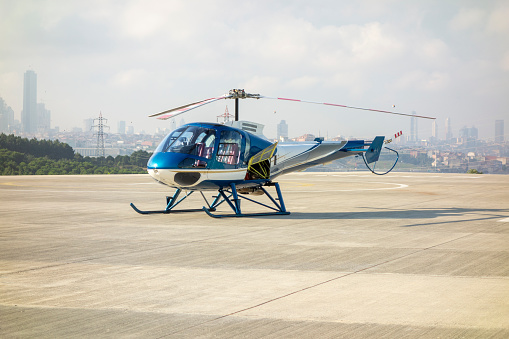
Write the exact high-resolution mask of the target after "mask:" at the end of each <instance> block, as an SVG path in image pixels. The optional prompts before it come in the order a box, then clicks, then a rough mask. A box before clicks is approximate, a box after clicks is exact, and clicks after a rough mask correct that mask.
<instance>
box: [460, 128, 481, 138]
mask: <svg viewBox="0 0 509 339" xmlns="http://www.w3.org/2000/svg"><path fill="white" fill-rule="evenodd" d="M478 136H479V131H478V130H477V128H475V127H473V126H472V127H470V128H469V127H466V126H465V127H463V128H462V129H460V136H459V137H460V139H464V140H477V138H478Z"/></svg>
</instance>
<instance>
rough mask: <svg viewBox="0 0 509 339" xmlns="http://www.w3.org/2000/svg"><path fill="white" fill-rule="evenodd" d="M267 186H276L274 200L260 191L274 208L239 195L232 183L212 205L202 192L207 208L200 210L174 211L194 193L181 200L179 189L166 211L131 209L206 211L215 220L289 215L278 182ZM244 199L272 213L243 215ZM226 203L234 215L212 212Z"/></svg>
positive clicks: (265, 191) (168, 202) (267, 193)
mask: <svg viewBox="0 0 509 339" xmlns="http://www.w3.org/2000/svg"><path fill="white" fill-rule="evenodd" d="M265 186H274V187H275V189H276V193H277V198H273V197H272V196H271V195H270V194H269V192H268V191H267V190H266V189H265V188H264V187H263V186H260V189H261V190H262V191H263V193H265V195H266V196H267V197H268V198H269V199H270V201H271V202H272V204H273V206H269V205H267V204H264V203H261V202H259V201H256V200H253V199H250V198H248V197H245V196H242V195H239V194H238V191H237V186H236V185H235V184H234V183H232V184H230V187H229V188H228V189H223V188H220V189H219V190H218V195H217V196H215V197H214V200H213V201H212V203H211V204H209V202H208V200H207V199H206V198H205V195H203V192H200V194H201V196H202V197H203V200H205V203H206V204H207V206H203V208H200V209H184V210H175V209H173V208H174V207H175V206H177V205H178V204H180V203H181V202H182V201H183V200H185V199H186V198H187V197H188V196H190V195H191V194H192V193H193V192H194V191H189V192H187V193H186V195H184V196H183V197H182V198H180V199H178V198H179V195H180V193H181V192H182V189H180V188H177V190H176V191H175V193H174V194H173V196H171V197H170V196H167V197H166V208H165V209H164V210H156V211H143V210H140V209H138V208H137V207H136V206H134V204H133V203H131V207H132V208H133V209H134V210H135V211H136V212H138V213H140V214H155V213H163V214H168V213H176V212H198V211H205V213H207V214H208V215H209V216H211V217H213V218H224V217H255V216H267V215H288V214H290V212H288V211H287V210H286V207H285V203H284V201H283V195H282V194H281V189H280V188H279V184H278V183H277V182H268V183H266V184H265ZM242 199H244V200H247V201H249V202H252V203H255V204H258V205H260V206H263V207H265V208H267V209H269V210H271V211H269V212H262V213H242V209H241V206H240V205H241V204H240V203H241V201H242ZM224 202H226V203H227V205H228V206H230V208H231V209H232V210H233V212H234V214H214V213H212V212H215V211H216V208H217V207H218V206H219V205H221V204H222V203H224Z"/></svg>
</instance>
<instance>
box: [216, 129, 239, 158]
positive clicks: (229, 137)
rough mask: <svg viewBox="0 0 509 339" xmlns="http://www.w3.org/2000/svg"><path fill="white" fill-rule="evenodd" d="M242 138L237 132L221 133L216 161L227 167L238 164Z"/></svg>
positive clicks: (226, 131)
mask: <svg viewBox="0 0 509 339" xmlns="http://www.w3.org/2000/svg"><path fill="white" fill-rule="evenodd" d="M241 145H242V136H241V135H240V133H239V132H237V131H230V130H225V131H222V132H221V139H220V141H219V149H218V150H217V161H218V162H222V163H225V164H228V165H236V164H238V163H239V158H240V150H241Z"/></svg>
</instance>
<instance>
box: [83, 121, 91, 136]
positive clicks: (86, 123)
mask: <svg viewBox="0 0 509 339" xmlns="http://www.w3.org/2000/svg"><path fill="white" fill-rule="evenodd" d="M83 125H84V126H85V133H92V132H93V131H92V126H94V119H92V118H90V119H85V120H83Z"/></svg>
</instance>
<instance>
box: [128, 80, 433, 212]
mask: <svg viewBox="0 0 509 339" xmlns="http://www.w3.org/2000/svg"><path fill="white" fill-rule="evenodd" d="M248 98H251V99H262V98H263V99H277V100H286V101H293V102H305V103H312V104H322V105H328V106H336V107H342V108H349V109H357V110H365V111H374V112H380V113H386V114H395V115H403V116H410V117H417V118H425V119H435V118H432V117H427V116H420V115H415V114H406V113H399V112H391V111H384V110H376V109H368V108H361V107H354V106H347V105H339V104H331V103H321V102H314V101H305V100H298V99H288V98H279V97H266V96H262V95H260V94H250V93H246V92H245V90H244V89H232V90H230V91H229V93H228V94H224V95H222V96H219V97H213V98H209V99H204V100H201V101H197V102H193V103H190V104H187V105H183V106H179V107H176V108H172V109H170V110H166V111H163V112H160V113H156V114H152V115H150V116H149V117H157V118H158V119H161V120H167V119H170V118H174V117H176V116H178V115H180V114H183V113H186V112H188V111H190V110H193V109H196V108H198V107H201V106H204V105H207V104H210V103H212V102H215V101H218V100H224V99H233V100H235V120H234V121H227V122H225V123H224V124H219V123H210V122H193V123H189V124H185V125H183V126H180V127H178V128H177V129H175V130H174V131H172V132H170V133H169V134H168V135H167V136H166V137H165V138H164V139H163V140H162V141H161V143H160V144H159V145H158V146H157V148H156V150H155V151H154V153H153V154H152V156H151V157H150V159H149V160H148V163H147V171H148V173H149V174H150V176H151V177H152V178H153V179H155V180H156V181H157V182H158V183H161V184H163V185H166V186H168V187H171V188H174V189H175V192H174V194H173V195H172V196H167V197H166V207H165V208H164V209H163V210H152V211H146V210H140V209H138V208H137V207H136V206H135V205H134V204H133V203H131V207H132V208H133V209H134V210H135V211H136V212H138V213H140V214H153V213H164V214H167V213H173V212H196V211H204V212H205V213H207V214H208V215H209V216H211V217H214V218H222V217H254V216H267V215H288V214H290V212H289V211H288V210H287V209H286V206H285V203H284V200H283V195H282V192H281V188H280V186H279V183H278V182H277V181H275V179H276V178H277V177H279V176H281V175H284V174H288V173H292V172H295V171H303V170H305V169H307V168H309V167H312V166H316V165H320V164H324V163H328V162H331V161H334V160H338V159H341V158H345V157H349V156H359V155H360V156H362V158H363V160H364V163H365V165H366V166H367V168H368V169H369V170H370V171H371V172H372V173H374V174H377V175H385V174H387V173H389V172H390V171H392V169H394V167H395V166H396V163H397V162H398V159H399V154H398V152H397V151H396V150H394V149H391V148H389V147H387V144H389V143H390V142H391V141H392V139H388V140H385V136H376V137H375V138H374V139H373V140H348V141H347V140H342V141H324V140H323V138H316V139H315V140H314V141H311V142H292V143H279V142H272V141H270V140H268V139H267V138H266V137H264V136H263V127H264V126H263V125H262V124H259V123H255V122H251V121H241V120H239V99H248ZM401 133H402V132H399V133H397V134H395V135H394V137H395V138H396V137H398V136H400V135H401ZM382 148H385V149H387V150H389V151H391V152H394V153H395V154H396V160H395V161H394V164H393V165H392V167H391V168H390V169H389V170H387V171H385V172H383V173H380V172H377V171H376V170H375V166H376V163H377V161H378V160H379V157H380V152H381V150H382ZM371 164H373V165H371ZM269 187H273V188H274V189H275V193H276V197H273V196H272V195H271V194H270V193H269V191H268V188H269ZM184 191H185V193H184V194H183V192H184ZM195 192H199V193H200V194H201V196H202V197H203V199H204V201H205V203H206V206H203V207H202V208H197V209H183V210H177V209H175V207H176V206H177V205H179V204H180V203H181V202H182V201H184V200H185V199H186V198H187V197H189V196H190V195H191V194H193V193H195ZM210 192H212V193H216V192H217V194H216V195H215V196H212V200H211V202H209V199H207V198H206V196H205V194H206V193H210ZM258 195H265V196H266V197H267V198H268V201H266V202H260V201H259V200H255V199H254V198H253V197H254V196H258ZM242 200H244V201H246V202H250V203H254V204H258V205H260V206H262V207H264V208H266V211H265V212H260V213H243V212H242V208H241V201H242ZM223 203H226V205H228V206H229V207H230V208H231V210H232V211H233V213H229V214H217V213H214V212H216V211H217V208H218V207H219V206H220V205H221V204H223Z"/></svg>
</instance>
